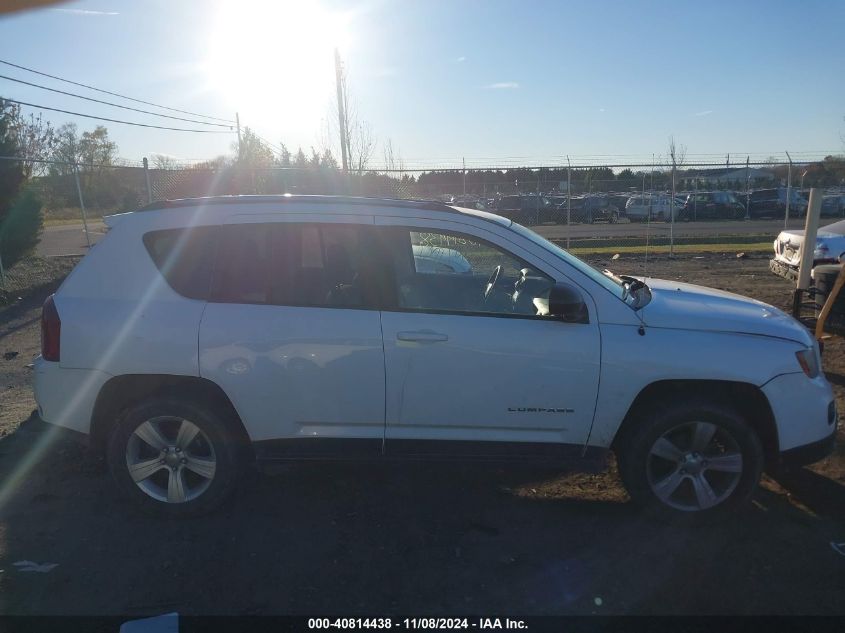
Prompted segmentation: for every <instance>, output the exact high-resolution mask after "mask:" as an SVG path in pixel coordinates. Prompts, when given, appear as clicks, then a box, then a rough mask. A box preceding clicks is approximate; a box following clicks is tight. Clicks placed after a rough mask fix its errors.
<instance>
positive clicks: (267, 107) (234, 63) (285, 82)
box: [205, 0, 349, 141]
mask: <svg viewBox="0 0 845 633" xmlns="http://www.w3.org/2000/svg"><path fill="white" fill-rule="evenodd" d="M348 30H349V29H348V16H346V15H345V14H341V13H335V12H331V11H328V10H326V9H325V8H323V7H321V6H320V5H319V4H318V3H316V2H310V1H307V0H299V1H289V0H280V1H272V0H269V1H260V0H255V1H250V0H246V1H237V2H233V1H226V2H222V3H221V4H220V5H219V6H218V7H217V12H216V16H215V19H214V22H213V27H212V29H211V32H210V33H209V39H208V52H207V55H206V62H205V73H206V77H207V80H208V82H209V87H210V88H211V89H212V90H214V91H216V92H218V93H219V94H220V95H221V96H222V97H223V98H224V99H225V101H226V102H227V103H228V104H230V106H231V107H232V109H234V110H236V111H239V112H240V114H241V118H242V120H243V122H244V123H245V124H246V125H252V126H255V127H257V128H259V130H264V131H265V132H266V133H268V134H277V133H282V131H284V130H304V129H309V130H311V129H313V130H316V129H317V127H318V126H319V121H320V119H321V118H323V117H325V116H326V112H327V109H328V107H329V104H330V103H331V101H330V100H331V96H332V94H333V91H334V89H335V88H334V81H335V71H334V49H335V47H337V48H339V49H340V50H341V51H342V52H343V51H344V50H346V47H348V45H349V37H348ZM271 140H274V141H277V140H278V139H271Z"/></svg>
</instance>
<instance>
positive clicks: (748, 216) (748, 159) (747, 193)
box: [745, 156, 751, 220]
mask: <svg viewBox="0 0 845 633" xmlns="http://www.w3.org/2000/svg"><path fill="white" fill-rule="evenodd" d="M750 178H751V156H746V157H745V219H746V220H750V219H751V210H750V209H749V205H750V204H751V189H750V188H751V180H750Z"/></svg>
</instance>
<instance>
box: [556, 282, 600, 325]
mask: <svg viewBox="0 0 845 633" xmlns="http://www.w3.org/2000/svg"><path fill="white" fill-rule="evenodd" d="M549 316H553V317H557V318H559V319H561V320H562V321H566V322H567V323H589V322H590V320H589V316H588V313H587V304H585V303H584V297H582V296H581V293H580V292H579V291H578V290H577V289H576V288H575V287H574V286H571V285H569V284H566V283H557V284H555V285H554V286H552V289H551V290H550V291H549Z"/></svg>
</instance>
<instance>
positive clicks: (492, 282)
mask: <svg viewBox="0 0 845 633" xmlns="http://www.w3.org/2000/svg"><path fill="white" fill-rule="evenodd" d="M501 275H502V266H501V264H500V265H499V266H496V268H495V269H494V270H493V272H492V273H491V274H490V279H488V280H487V287H486V288H485V290H484V300H485V301H487V299H489V298H490V295H491V294H493V289H494V288H495V287H496V284H497V283H499V277H500V276H501Z"/></svg>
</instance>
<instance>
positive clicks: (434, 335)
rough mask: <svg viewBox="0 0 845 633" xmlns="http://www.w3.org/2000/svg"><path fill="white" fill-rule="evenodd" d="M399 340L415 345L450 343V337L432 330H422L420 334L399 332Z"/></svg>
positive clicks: (397, 334)
mask: <svg viewBox="0 0 845 633" xmlns="http://www.w3.org/2000/svg"><path fill="white" fill-rule="evenodd" d="M396 338H397V340H400V341H409V342H413V343H440V342H442V341H448V340H449V337H448V336H447V335H445V334H440V333H439V332H432V331H431V330H421V331H419V332H397V333H396Z"/></svg>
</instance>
